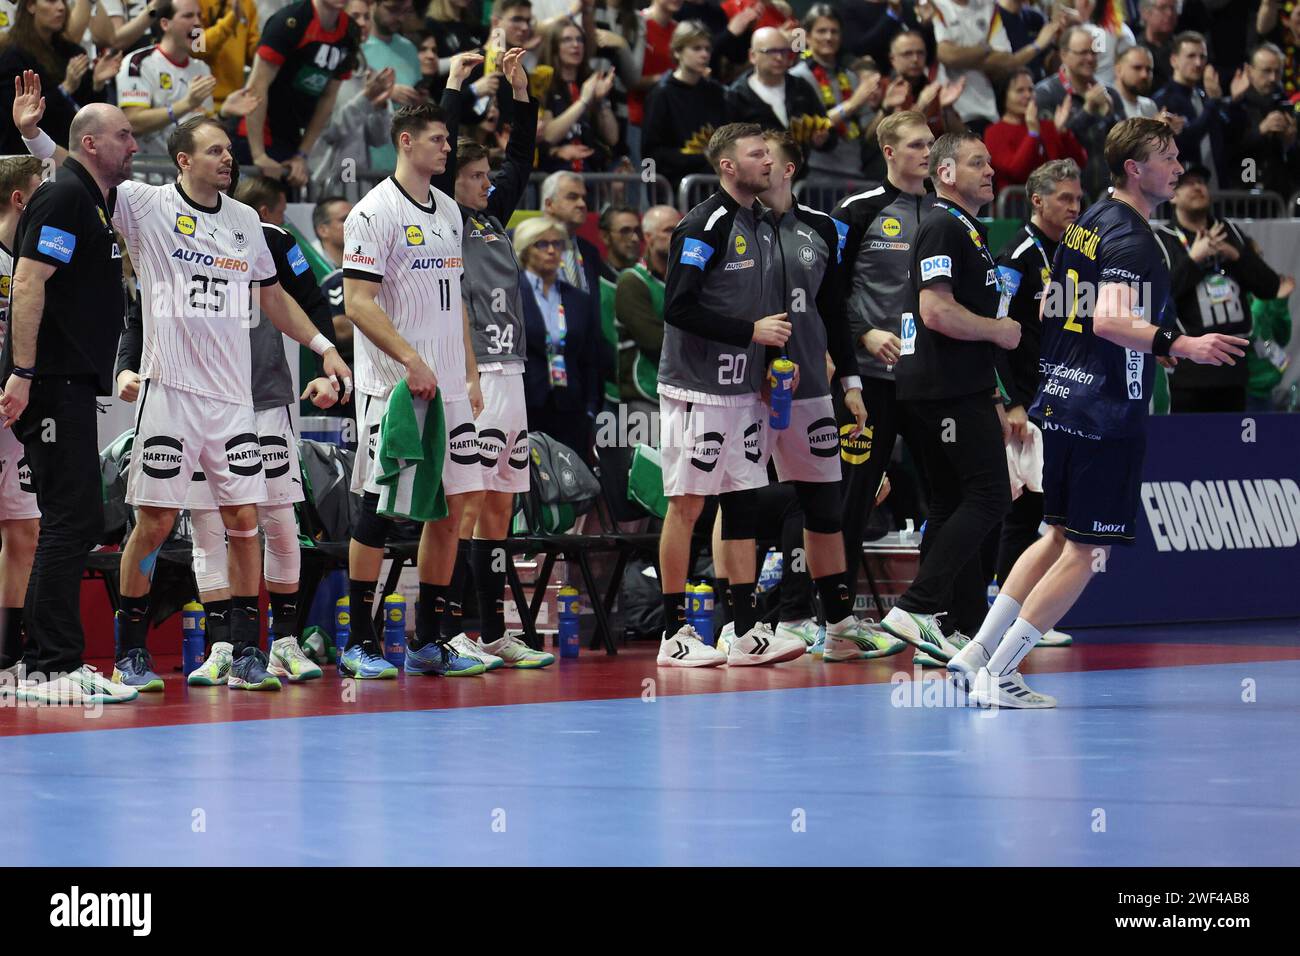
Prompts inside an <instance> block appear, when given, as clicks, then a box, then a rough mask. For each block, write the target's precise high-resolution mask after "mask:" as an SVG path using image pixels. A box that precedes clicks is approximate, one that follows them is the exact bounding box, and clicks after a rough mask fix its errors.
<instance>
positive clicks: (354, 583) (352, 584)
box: [348, 578, 379, 649]
mask: <svg viewBox="0 0 1300 956" xmlns="http://www.w3.org/2000/svg"><path fill="white" fill-rule="evenodd" d="M378 588H379V582H378V581H358V580H356V579H355V578H348V616H349V617H350V618H351V619H352V624H351V630H350V631H349V633H348V647H349V648H351V647H359V646H361V645H362V644H369V645H370V646H371V648H372V649H374V646H375V624H374V622H373V621H372V620H371V619H370V615H372V614H374V613H375V591H376V590H378Z"/></svg>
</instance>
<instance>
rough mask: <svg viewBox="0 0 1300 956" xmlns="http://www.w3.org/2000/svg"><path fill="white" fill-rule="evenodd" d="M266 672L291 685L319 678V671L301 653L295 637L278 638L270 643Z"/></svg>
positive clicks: (300, 647) (300, 646)
mask: <svg viewBox="0 0 1300 956" xmlns="http://www.w3.org/2000/svg"><path fill="white" fill-rule="evenodd" d="M267 670H268V671H270V672H271V673H272V674H274V675H275V676H276V677H287V678H289V682H290V683H293V684H296V683H298V682H299V681H304V680H315V679H316V678H317V677H320V676H321V669H320V668H319V667H318V666H317V665H316V664H314V663H313V662H312V660H311V658H309V657H308V656H307V655H306V654H304V653H303V650H302V645H301V644H299V643H298V638H296V637H280V638H276V640H274V641H272V642H271V660H270V665H269V666H268V667H267Z"/></svg>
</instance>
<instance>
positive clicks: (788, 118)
mask: <svg viewBox="0 0 1300 956" xmlns="http://www.w3.org/2000/svg"><path fill="white" fill-rule="evenodd" d="M794 57H795V53H794V49H793V48H792V47H791V45H790V37H788V36H787V35H786V34H784V33H782V32H781V31H780V30H777V29H776V28H774V27H763V28H762V29H761V30H755V31H754V36H753V39H752V40H751V41H750V46H749V63H750V69H749V70H747V71H746V72H745V73H743V74H741V76H740V78H739V79H737V80H736V82H735V83H733V84H731V86H730V87H729V88H728V89H727V111H728V116H729V118H730V119H731V121H732V122H735V123H758V124H759V125H760V126H762V127H763V128H764V129H784V130H789V131H790V132H792V133H793V134H794V135H795V137H796V139H798V140H799V141H800V143H802V144H803V145H805V146H810V147H812V148H813V149H816V150H829V149H834V148H835V144H836V142H837V136H836V133H835V131H834V130H833V129H831V128H830V126H829V125H828V124H823V125H826V128H825V129H816V130H815V131H813V127H812V124H809V123H808V122H807V120H808V119H809V118H815V117H821V118H822V119H823V120H824V119H825V118H826V107H825V106H824V105H823V104H822V101H821V97H819V96H818V95H817V93H816V91H815V90H814V89H813V88H812V86H811V85H809V84H808V83H805V82H804V81H803V80H801V79H799V78H798V77H797V76H791V75H790V67H791V66H793V65H794Z"/></svg>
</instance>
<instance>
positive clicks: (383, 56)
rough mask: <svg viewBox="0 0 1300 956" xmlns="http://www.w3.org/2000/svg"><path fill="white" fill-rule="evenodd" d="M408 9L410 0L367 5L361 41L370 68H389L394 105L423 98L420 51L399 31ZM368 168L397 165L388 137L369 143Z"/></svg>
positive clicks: (410, 103)
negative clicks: (367, 28) (366, 27)
mask: <svg viewBox="0 0 1300 956" xmlns="http://www.w3.org/2000/svg"><path fill="white" fill-rule="evenodd" d="M410 10H411V0H377V2H375V3H372V4H371V5H370V33H369V35H368V36H367V37H366V38H365V39H364V40H363V41H362V43H361V55H362V57H363V58H364V59H365V63H366V66H367V67H369V68H370V69H372V70H386V69H390V68H391V69H392V71H393V88H392V90H391V91H390V92H389V96H388V100H389V102H390V103H392V104H393V106H394V107H401V106H416V105H418V104H420V103H423V102H425V101H427V99H428V93H427V92H426V90H425V89H423V88H421V89H417V88H416V87H417V85H418V84H419V83H420V80H421V79H422V76H423V74H422V71H421V69H420V54H419V51H418V50H416V48H415V44H414V43H412V42H411V41H410V40H408V39H407V38H406V37H404V36H402V34H401V33H400V32H399V31H400V29H401V26H402V21H403V20H405V19H406V15H407V13H409V12H410ZM368 165H369V166H370V168H371V169H375V170H380V171H385V172H387V171H390V170H393V169H395V168H396V167H397V147H395V146H394V145H393V144H392V143H391V142H389V138H388V137H384V139H383V140H382V141H380V142H378V143H375V144H373V145H372V146H371V147H370V162H369V164H368Z"/></svg>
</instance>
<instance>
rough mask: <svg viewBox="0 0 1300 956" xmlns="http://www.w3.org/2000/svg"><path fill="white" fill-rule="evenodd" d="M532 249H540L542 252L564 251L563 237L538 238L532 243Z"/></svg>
mask: <svg viewBox="0 0 1300 956" xmlns="http://www.w3.org/2000/svg"><path fill="white" fill-rule="evenodd" d="M533 248H534V249H541V250H542V252H562V251H564V240H563V239H538V240H537V241H536V242H534V243H533Z"/></svg>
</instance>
